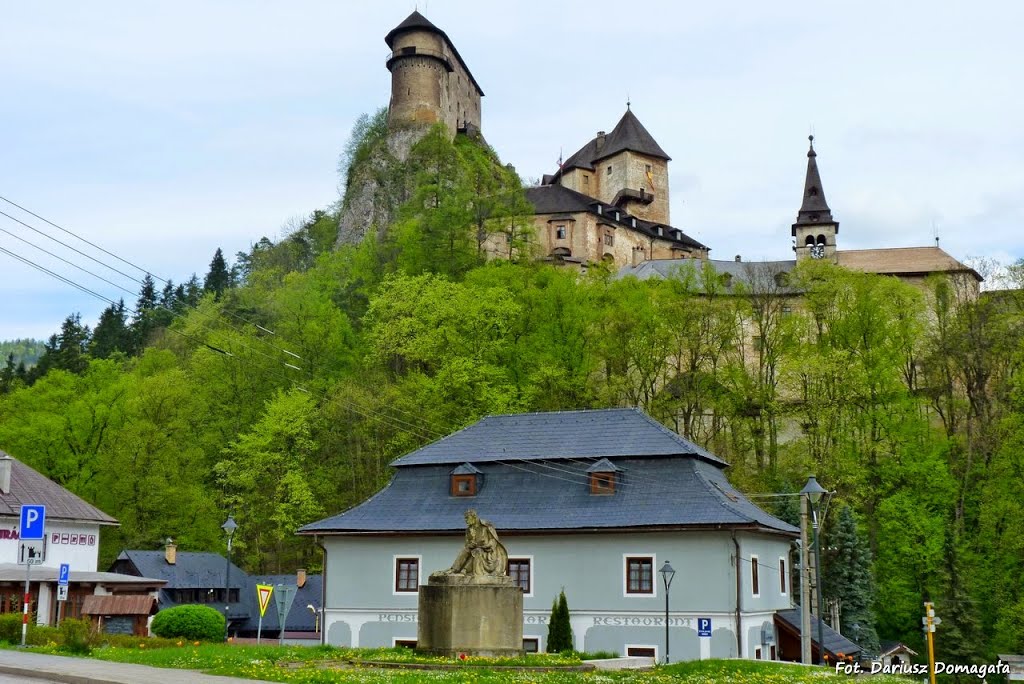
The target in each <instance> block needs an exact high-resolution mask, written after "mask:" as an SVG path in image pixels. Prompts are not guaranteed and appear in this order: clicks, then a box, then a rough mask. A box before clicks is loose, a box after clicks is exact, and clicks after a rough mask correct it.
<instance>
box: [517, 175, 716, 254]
mask: <svg viewBox="0 0 1024 684" xmlns="http://www.w3.org/2000/svg"><path fill="white" fill-rule="evenodd" d="M526 199H528V200H529V201H530V203H531V204H532V205H533V211H534V213H535V214H574V213H579V212H587V213H590V214H593V215H595V216H600V217H601V219H600V220H601V221H604V222H606V223H609V224H611V225H615V226H621V227H623V228H626V229H627V230H635V231H637V232H639V233H642V234H644V235H646V236H648V237H656V238H658V239H660V240H667V241H668V242H675V243H678V244H681V245H686V246H687V247H693V248H696V249H708V248H707V246H706V245H702V244H701V243H699V242H697V241H696V240H694V239H693V238H691V237H690V236H689V235H687V234H686V233H684V232H683V231H682V230H681V229H679V228H673V227H672V226H666V225H664V224H660V223H654V222H653V221H645V220H644V219H641V218H639V217H636V226H635V227H634V226H633V225H632V220H633V218H635V217H634V216H633V215H632V214H630V213H628V212H627V211H625V210H623V209H621V208H619V207H616V206H614V205H612V204H606V203H604V202H602V201H600V200H598V199H595V198H593V197H591V196H589V195H585V194H583V193H582V192H577V191H576V190H572V189H570V188H566V187H564V186H561V185H558V184H554V185H538V186H535V187H532V188H527V189H526ZM599 206H600V207H601V213H600V214H599V213H598V207H599ZM616 212H618V215H619V218H618V220H616V218H615V213H616ZM658 226H661V227H662V228H663V230H662V233H663V234H662V235H658V234H657V228H658ZM674 231H678V232H674Z"/></svg>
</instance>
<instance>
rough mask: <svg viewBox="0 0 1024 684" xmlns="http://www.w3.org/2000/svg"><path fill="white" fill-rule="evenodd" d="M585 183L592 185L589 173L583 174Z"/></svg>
mask: <svg viewBox="0 0 1024 684" xmlns="http://www.w3.org/2000/svg"><path fill="white" fill-rule="evenodd" d="M583 184H584V185H590V176H588V175H587V174H583Z"/></svg>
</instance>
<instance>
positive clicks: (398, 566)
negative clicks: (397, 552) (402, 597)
mask: <svg viewBox="0 0 1024 684" xmlns="http://www.w3.org/2000/svg"><path fill="white" fill-rule="evenodd" d="M419 589H420V558H419V556H395V593H396V594H415V593H416V592H417V591H419Z"/></svg>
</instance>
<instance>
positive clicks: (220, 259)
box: [203, 247, 231, 299]
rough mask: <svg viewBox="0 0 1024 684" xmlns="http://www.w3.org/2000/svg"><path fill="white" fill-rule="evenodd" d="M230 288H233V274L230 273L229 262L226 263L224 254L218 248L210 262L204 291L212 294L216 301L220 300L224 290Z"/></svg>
mask: <svg viewBox="0 0 1024 684" xmlns="http://www.w3.org/2000/svg"><path fill="white" fill-rule="evenodd" d="M229 287H231V273H230V271H228V264H227V262H226V261H224V252H223V251H221V248H220V247H218V248H217V251H216V252H214V253H213V259H212V260H211V261H210V271H209V273H207V274H206V279H205V280H204V281H203V289H204V290H206V291H207V292H212V293H213V297H214V299H220V298H221V295H223V294H224V290H226V289H228V288H229Z"/></svg>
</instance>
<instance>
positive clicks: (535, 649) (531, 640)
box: [523, 637, 540, 653]
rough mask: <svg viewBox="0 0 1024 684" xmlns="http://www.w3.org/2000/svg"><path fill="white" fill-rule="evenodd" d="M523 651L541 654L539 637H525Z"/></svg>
mask: <svg viewBox="0 0 1024 684" xmlns="http://www.w3.org/2000/svg"><path fill="white" fill-rule="evenodd" d="M523 650H524V651H525V652H527V653H539V652H540V638H538V637H523Z"/></svg>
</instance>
